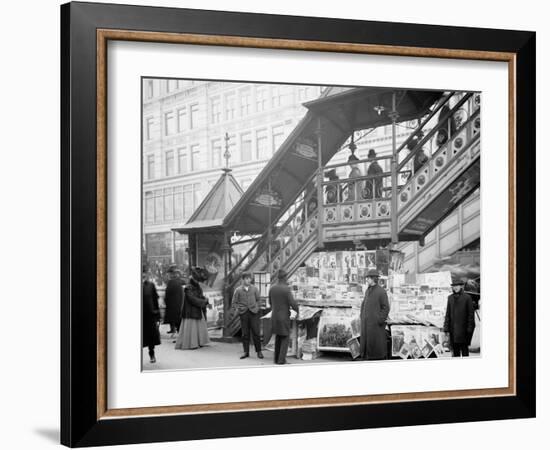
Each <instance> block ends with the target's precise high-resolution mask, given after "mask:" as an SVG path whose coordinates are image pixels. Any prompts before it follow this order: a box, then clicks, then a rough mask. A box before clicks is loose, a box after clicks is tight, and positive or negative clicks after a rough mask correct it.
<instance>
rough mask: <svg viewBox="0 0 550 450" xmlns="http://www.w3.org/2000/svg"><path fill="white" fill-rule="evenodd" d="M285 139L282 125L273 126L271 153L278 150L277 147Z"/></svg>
mask: <svg viewBox="0 0 550 450" xmlns="http://www.w3.org/2000/svg"><path fill="white" fill-rule="evenodd" d="M284 140H285V129H284V127H283V126H282V125H279V126H277V127H273V153H275V152H276V151H277V150H279V147H280V146H281V144H282V143H283V142H284Z"/></svg>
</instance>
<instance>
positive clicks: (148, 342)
mask: <svg viewBox="0 0 550 450" xmlns="http://www.w3.org/2000/svg"><path fill="white" fill-rule="evenodd" d="M142 281H143V292H142V302H143V312H142V320H143V323H142V327H141V340H142V347H147V348H148V350H149V360H150V361H151V362H152V363H155V362H156V359H155V345H160V333H159V329H158V322H159V321H160V310H159V301H158V300H159V296H158V293H157V289H156V288H155V285H154V283H152V282H151V281H149V280H148V279H147V273H146V272H145V271H144V272H143V274H142Z"/></svg>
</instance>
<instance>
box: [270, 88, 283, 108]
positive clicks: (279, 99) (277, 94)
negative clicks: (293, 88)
mask: <svg viewBox="0 0 550 450" xmlns="http://www.w3.org/2000/svg"><path fill="white" fill-rule="evenodd" d="M282 104H283V93H282V89H281V86H272V87H271V106H272V107H273V108H277V107H279V106H281V105H282Z"/></svg>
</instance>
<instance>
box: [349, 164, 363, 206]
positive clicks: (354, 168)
mask: <svg viewBox="0 0 550 450" xmlns="http://www.w3.org/2000/svg"><path fill="white" fill-rule="evenodd" d="M357 161H359V158H357V156H355V155H354V154H351V155H350V156H349V158H348V164H349V165H350V168H351V170H350V173H349V175H348V178H350V179H353V178H361V177H362V176H363V174H362V173H361V169H359V166H358V165H357ZM357 185H358V183H356V182H355V181H350V182H349V183H348V186H347V190H348V195H347V199H346V200H347V201H348V202H352V201H354V200H355V199H356V198H357V194H356V190H357Z"/></svg>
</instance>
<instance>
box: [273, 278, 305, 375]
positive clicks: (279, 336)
mask: <svg viewBox="0 0 550 450" xmlns="http://www.w3.org/2000/svg"><path fill="white" fill-rule="evenodd" d="M287 276H288V274H287V273H286V272H285V271H284V270H283V269H279V271H278V272H277V283H276V284H275V285H274V286H272V287H271V289H270V290H269V303H270V304H271V308H272V310H271V329H272V332H273V333H275V355H274V361H275V364H288V362H287V360H286V354H287V351H288V339H289V338H288V336H289V335H290V310H291V309H293V310H294V311H296V312H298V304H297V303H296V300H294V297H293V296H292V292H291V290H290V286H289V285H288V284H287V281H286V280H287Z"/></svg>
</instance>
